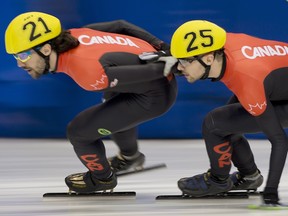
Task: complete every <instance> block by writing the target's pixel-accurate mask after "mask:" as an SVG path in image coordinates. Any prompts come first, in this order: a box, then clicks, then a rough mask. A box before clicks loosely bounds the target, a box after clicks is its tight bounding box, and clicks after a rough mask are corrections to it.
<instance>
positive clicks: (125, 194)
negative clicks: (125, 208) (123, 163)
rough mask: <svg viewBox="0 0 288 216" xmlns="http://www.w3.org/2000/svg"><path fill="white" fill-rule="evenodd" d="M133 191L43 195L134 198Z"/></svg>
mask: <svg viewBox="0 0 288 216" xmlns="http://www.w3.org/2000/svg"><path fill="white" fill-rule="evenodd" d="M135 196H136V192H134V191H122V192H93V193H76V192H52V193H45V194H43V197H44V198H47V197H135Z"/></svg>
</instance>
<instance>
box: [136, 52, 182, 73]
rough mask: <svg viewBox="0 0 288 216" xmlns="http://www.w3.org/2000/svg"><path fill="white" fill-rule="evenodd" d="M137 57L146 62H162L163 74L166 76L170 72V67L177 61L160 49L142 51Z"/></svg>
mask: <svg viewBox="0 0 288 216" xmlns="http://www.w3.org/2000/svg"><path fill="white" fill-rule="evenodd" d="M139 58H140V59H141V60H143V61H147V62H164V63H165V66H164V71H163V75H164V76H166V77H167V76H168V75H169V74H170V73H171V69H172V67H173V66H174V65H175V64H176V63H177V62H178V60H177V59H176V58H174V57H173V56H171V55H169V54H167V53H166V52H165V51H163V50H161V51H158V52H144V53H141V54H140V55H139Z"/></svg>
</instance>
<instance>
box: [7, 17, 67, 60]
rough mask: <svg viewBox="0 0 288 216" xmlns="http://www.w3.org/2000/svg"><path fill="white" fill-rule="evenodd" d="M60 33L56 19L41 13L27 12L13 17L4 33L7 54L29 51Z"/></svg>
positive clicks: (59, 26)
mask: <svg viewBox="0 0 288 216" xmlns="http://www.w3.org/2000/svg"><path fill="white" fill-rule="evenodd" d="M60 33H61V23H60V21H59V19H58V18H56V17H54V16H52V15H49V14H46V13H41V12H28V13H23V14H20V15H19V16H17V17H15V18H14V19H13V20H12V21H11V22H10V24H9V25H8V27H7V29H6V32H5V46H6V51H7V53H9V54H16V53H19V52H23V51H25V50H29V49H31V48H33V47H35V46H38V45H40V44H42V43H44V42H46V41H49V40H51V39H53V38H55V37H57V36H58V35H60Z"/></svg>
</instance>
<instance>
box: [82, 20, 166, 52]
mask: <svg viewBox="0 0 288 216" xmlns="http://www.w3.org/2000/svg"><path fill="white" fill-rule="evenodd" d="M84 27H85V28H91V29H95V30H98V31H105V32H111V33H118V34H124V35H129V36H133V37H137V38H140V39H142V40H145V41H146V42H148V43H149V44H151V45H152V46H153V47H154V48H155V49H157V50H169V45H167V44H165V43H164V42H163V41H162V40H160V39H159V38H157V37H156V36H154V35H152V34H150V33H149V32H148V31H146V30H144V29H142V28H140V27H139V26H136V25H134V24H132V23H129V22H127V21H125V20H115V21H110V22H101V23H92V24H89V25H85V26H84Z"/></svg>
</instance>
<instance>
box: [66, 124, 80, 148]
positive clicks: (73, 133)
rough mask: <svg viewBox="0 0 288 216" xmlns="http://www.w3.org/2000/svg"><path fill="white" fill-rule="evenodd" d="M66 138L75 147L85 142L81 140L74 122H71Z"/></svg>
mask: <svg viewBox="0 0 288 216" xmlns="http://www.w3.org/2000/svg"><path fill="white" fill-rule="evenodd" d="M66 137H67V139H68V140H69V141H70V143H71V144H72V145H73V146H75V145H77V143H81V142H83V141H82V140H81V134H80V131H79V130H77V126H76V124H75V123H74V122H73V121H71V122H69V123H68V125H67V128H66Z"/></svg>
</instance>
